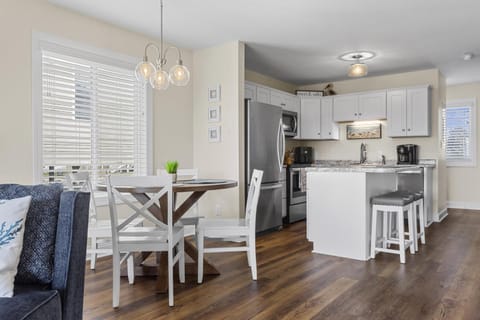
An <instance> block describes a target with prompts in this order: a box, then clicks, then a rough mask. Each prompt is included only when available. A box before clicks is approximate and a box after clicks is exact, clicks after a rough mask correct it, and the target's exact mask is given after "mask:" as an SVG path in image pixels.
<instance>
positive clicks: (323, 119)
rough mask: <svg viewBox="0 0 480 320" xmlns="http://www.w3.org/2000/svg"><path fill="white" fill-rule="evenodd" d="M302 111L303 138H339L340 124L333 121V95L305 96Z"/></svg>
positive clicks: (302, 101)
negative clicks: (324, 96) (323, 96)
mask: <svg viewBox="0 0 480 320" xmlns="http://www.w3.org/2000/svg"><path fill="white" fill-rule="evenodd" d="M300 113H301V118H300V124H301V126H300V127H301V132H300V138H301V139H309V140H334V139H337V140H338V138H339V131H338V126H337V124H336V123H335V122H334V121H333V98H332V97H326V98H321V97H303V98H302V99H301V112H300Z"/></svg>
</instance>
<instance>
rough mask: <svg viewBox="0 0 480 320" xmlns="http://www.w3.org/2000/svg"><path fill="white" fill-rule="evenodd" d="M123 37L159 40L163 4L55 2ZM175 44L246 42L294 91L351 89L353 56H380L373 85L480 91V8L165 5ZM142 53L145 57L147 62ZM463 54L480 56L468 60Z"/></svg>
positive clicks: (169, 1) (350, 1)
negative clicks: (435, 72)
mask: <svg viewBox="0 0 480 320" xmlns="http://www.w3.org/2000/svg"><path fill="white" fill-rule="evenodd" d="M49 1H50V2H52V3H54V4H57V5H60V6H63V7H66V8H69V9H71V10H75V11H78V12H80V13H83V14H85V15H88V16H92V17H95V18H98V19H100V20H104V21H107V22H109V23H112V24H114V25H118V26H121V27H123V28H126V29H129V30H133V31H137V32H140V33H144V34H148V35H150V36H153V37H159V35H160V9H159V0H135V1H134V0H49ZM164 10H165V11H164V15H165V20H164V32H165V38H166V40H167V41H168V42H170V43H174V44H175V45H178V46H180V47H183V48H191V49H197V48H203V47H209V46H213V45H216V44H220V43H224V42H227V41H231V40H242V41H245V42H246V44H247V47H246V66H247V68H248V69H251V70H255V71H257V72H260V73H263V74H266V75H269V76H272V77H275V78H277V79H280V80H283V81H286V82H290V83H294V84H298V85H301V84H309V83H316V82H324V81H333V80H341V79H347V76H346V74H347V68H348V65H349V63H348V62H345V61H340V60H338V59H337V57H338V56H339V55H340V54H342V53H345V52H347V51H353V50H367V51H374V52H375V53H376V54H377V56H376V57H375V58H374V59H372V60H370V61H368V62H367V63H368V65H369V75H383V74H391V73H397V72H403V71H413V70H419V69H427V68H434V67H436V68H439V69H440V70H441V72H442V73H443V74H444V75H445V77H446V79H447V83H449V84H456V83H465V82H473V81H480V37H479V30H480V18H479V15H478V12H480V1H478V0H402V1H391V0H362V1H359V0H330V1H318V0H296V1H278V0H237V1H231V0H230V1H226V0H204V1H199V0H164ZM142 50H143V48H139V56H140V55H141V52H142ZM464 52H473V53H474V54H477V55H478V56H477V57H476V58H474V59H473V60H471V61H464V60H463V53H464Z"/></svg>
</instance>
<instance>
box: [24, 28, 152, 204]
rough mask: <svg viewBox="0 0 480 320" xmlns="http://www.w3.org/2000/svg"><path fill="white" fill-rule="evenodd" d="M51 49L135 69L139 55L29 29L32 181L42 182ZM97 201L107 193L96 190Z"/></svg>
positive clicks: (149, 121)
mask: <svg viewBox="0 0 480 320" xmlns="http://www.w3.org/2000/svg"><path fill="white" fill-rule="evenodd" d="M45 49H50V50H53V51H55V52H59V53H63V54H66V55H69V56H73V57H77V58H82V59H87V60H91V61H95V62H98V63H103V64H110V65H114V66H117V67H120V68H131V69H134V68H135V66H136V64H137V63H138V61H140V60H141V58H135V57H131V56H127V55H123V54H120V53H117V52H113V51H109V50H105V49H100V48H96V47H93V46H89V45H86V44H83V43H78V42H75V41H71V40H68V39H65V38H61V37H57V36H54V35H51V34H47V33H43V32H38V31H33V32H32V126H33V181H34V183H42V121H41V120H42V108H41V106H42V50H45ZM146 99H147V103H146V104H147V105H146V107H147V108H146V111H147V174H149V175H152V174H153V113H152V105H153V94H152V89H151V88H150V87H149V86H147V94H146ZM98 194H99V195H98V196H96V201H97V205H100V206H102V205H107V204H108V200H107V195H106V193H103V192H99V193H98Z"/></svg>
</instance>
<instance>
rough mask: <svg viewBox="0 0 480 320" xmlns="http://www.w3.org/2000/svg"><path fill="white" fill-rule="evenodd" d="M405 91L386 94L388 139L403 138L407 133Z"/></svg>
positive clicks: (399, 90)
mask: <svg viewBox="0 0 480 320" xmlns="http://www.w3.org/2000/svg"><path fill="white" fill-rule="evenodd" d="M406 114H407V90H406V89H398V90H389V91H388V92H387V121H388V123H387V132H388V136H389V137H400V136H405V135H406V131H407V129H406V128H407V117H406Z"/></svg>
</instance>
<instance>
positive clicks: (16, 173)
mask: <svg viewBox="0 0 480 320" xmlns="http://www.w3.org/2000/svg"><path fill="white" fill-rule="evenodd" d="M33 31H38V32H44V33H48V34H51V35H53V36H57V37H61V38H66V39H69V40H71V41H75V42H78V43H81V44H86V45H88V46H94V47H97V48H100V49H104V50H110V51H113V52H116V53H121V54H125V55H129V56H133V57H137V58H138V59H139V60H140V59H142V56H143V49H144V46H145V44H146V43H147V42H150V41H152V40H153V39H149V38H147V37H145V36H143V35H140V34H138V33H133V32H130V31H127V30H124V29H121V28H118V27H115V26H112V25H110V24H107V23H103V22H100V21H98V20H95V19H92V18H88V17H85V16H82V15H80V14H78V13H75V12H72V11H68V10H66V9H63V8H60V7H57V6H54V5H52V4H50V3H48V1H47V0H2V1H0V38H1V39H2V41H3V44H2V48H1V50H0V70H2V74H1V75H0V96H1V97H2V100H1V101H2V102H1V110H2V116H1V117H0V163H1V166H0V182H2V183H7V182H14V183H23V184H29V183H33V182H34V181H33V162H32V161H33V160H32V155H33V133H32V100H31V97H32V62H31V61H32V32H33ZM153 41H155V40H153ZM182 53H183V60H184V63H185V65H187V66H188V67H189V68H190V69H191V71H192V72H193V73H195V70H192V69H193V68H192V65H193V57H192V52H191V51H189V50H182ZM170 59H172V58H170ZM169 62H170V63H173V62H174V59H173V60H171V61H169ZM192 101H193V85H192V84H190V85H188V86H187V87H173V86H172V87H170V88H169V89H168V90H167V91H164V92H156V93H155V96H154V106H153V118H154V121H153V123H154V129H153V133H154V137H153V141H154V148H153V153H154V168H157V167H160V166H162V165H163V163H164V162H165V161H166V160H168V159H177V160H179V162H180V165H181V166H183V167H191V166H192V164H193V151H192V150H193V145H192V141H193V140H192V135H193V129H192V128H193V117H192V113H193V112H192Z"/></svg>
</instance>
